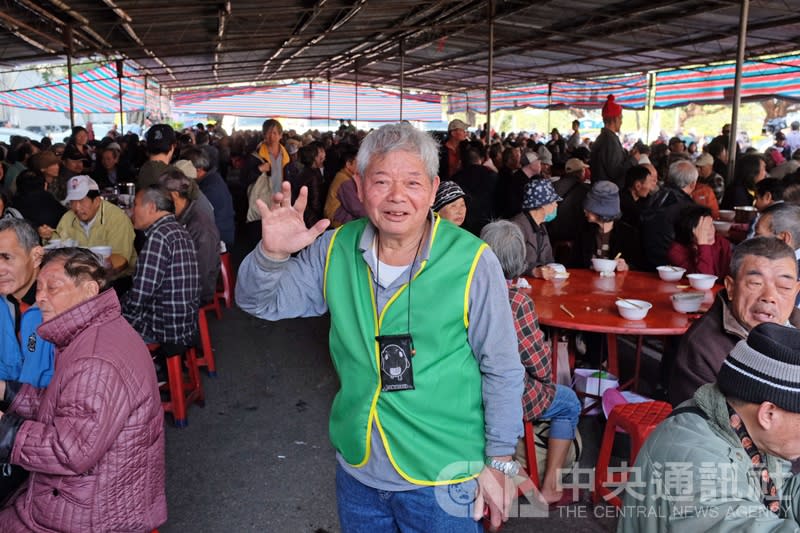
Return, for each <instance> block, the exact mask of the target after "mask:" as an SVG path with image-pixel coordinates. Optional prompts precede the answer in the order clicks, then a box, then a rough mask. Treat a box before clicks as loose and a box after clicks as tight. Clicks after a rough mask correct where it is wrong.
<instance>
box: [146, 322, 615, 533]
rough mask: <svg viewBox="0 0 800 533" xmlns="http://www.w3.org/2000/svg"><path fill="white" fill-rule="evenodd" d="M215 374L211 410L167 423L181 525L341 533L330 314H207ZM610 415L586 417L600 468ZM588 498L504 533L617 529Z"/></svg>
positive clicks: (590, 458) (171, 495) (170, 473)
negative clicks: (277, 318)
mask: <svg viewBox="0 0 800 533" xmlns="http://www.w3.org/2000/svg"><path fill="white" fill-rule="evenodd" d="M210 322H211V323H210V327H211V335H212V341H213V344H214V346H215V347H216V349H215V353H216V358H217V365H218V372H219V375H218V377H217V378H214V379H211V378H208V377H204V385H205V391H206V406H205V407H204V408H200V407H198V406H192V407H191V408H190V409H189V413H188V418H189V426H188V427H187V428H185V429H177V428H175V427H173V426H172V424H171V418H170V417H169V416H168V419H167V499H168V503H169V521H168V522H167V524H165V525H164V526H163V527H161V528H159V529H160V531H161V532H162V533H173V532H185V531H192V532H197V533H201V532H223V531H225V532H228V531H236V532H239V531H258V532H271V531H281V532H313V533H325V532H331V533H333V532H336V531H339V527H338V519H337V514H336V499H335V490H334V467H335V459H334V451H333V449H332V447H331V445H330V443H329V441H328V434H327V429H328V423H327V419H328V412H329V408H330V404H331V401H332V398H333V396H334V394H335V392H336V389H337V386H338V382H337V379H336V376H335V374H334V371H333V368H332V365H331V362H330V358H329V356H328V352H327V332H328V320H327V319H326V318H324V317H323V318H312V319H297V320H284V321H281V322H275V323H269V322H265V321H261V320H258V319H255V318H253V317H250V316H249V315H246V314H245V313H243V312H241V311H240V310H238V309H226V310H225V315H224V318H223V320H222V321H221V322H220V321H216V320H215V319H211V320H210ZM601 422H602V420H598V419H597V418H596V417H586V418H584V419H583V420H582V421H581V434H582V436H583V441H584V454H583V457H582V460H581V464H582V465H585V466H590V467H591V466H593V465H594V462H595V459H596V454H597V447H598V442H599V435H600V434H601V432H602V424H601ZM585 500H586V502H585V503H582V504H580V505H575V506H571V507H569V508H562V509H561V510H560V511H556V512H553V513H551V515H550V517H548V518H513V519H511V520H510V521H509V522H508V524H507V525H506V526H505V527H504V528H503V531H506V532H510V533H516V532H523V531H537V532H550V531H552V532H558V533H564V531H570V532H575V533H578V532H603V531H612V530H613V529H614V526H615V520H614V519H613V518H611V519H609V518H597V517H596V515H597V514H599V515H601V516H602V515H603V514H605V513H606V510H605V508H599V510H595V508H593V507H592V506H591V505H590V504H588V496H585Z"/></svg>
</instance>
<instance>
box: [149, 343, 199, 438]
mask: <svg viewBox="0 0 800 533" xmlns="http://www.w3.org/2000/svg"><path fill="white" fill-rule="evenodd" d="M148 348H150V351H151V352H152V351H153V350H154V349H157V348H158V345H157V344H156V345H149V346H148ZM166 361H167V383H166V385H162V386H161V390H162V391H166V392H168V393H169V400H168V401H162V402H161V407H162V408H163V409H164V412H165V413H172V419H173V421H174V422H175V426H176V427H179V428H183V427H186V426H187V425H188V424H189V422H188V421H187V419H186V408H187V406H189V405H191V404H193V403H196V404H198V405H200V406H203V405H205V394H204V393H203V382H202V381H200V370H199V368H198V367H197V352H196V351H195V349H194V348H188V349H187V350H186V352H185V353H184V354H175V355H170V356H167V358H166ZM182 364H185V365H186V368H187V370H188V379H184V377H183V368H182Z"/></svg>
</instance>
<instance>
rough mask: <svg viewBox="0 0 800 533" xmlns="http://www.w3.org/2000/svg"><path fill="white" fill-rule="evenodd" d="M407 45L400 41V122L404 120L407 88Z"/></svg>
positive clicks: (403, 40) (402, 40)
mask: <svg viewBox="0 0 800 533" xmlns="http://www.w3.org/2000/svg"><path fill="white" fill-rule="evenodd" d="M405 84H406V44H405V39H400V120H401V121H402V120H403V95H404V94H405V88H406V85H405Z"/></svg>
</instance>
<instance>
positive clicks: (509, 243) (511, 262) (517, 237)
mask: <svg viewBox="0 0 800 533" xmlns="http://www.w3.org/2000/svg"><path fill="white" fill-rule="evenodd" d="M481 239H483V240H484V241H485V242H486V244H488V245H489V246H490V247H491V248H492V251H493V252H494V255H496V256H497V259H499V260H500V266H501V267H502V268H503V274H504V275H505V277H506V279H515V278H518V277H519V276H520V275H521V274H522V273H523V272H525V266H526V265H525V237H524V236H523V235H522V230H521V229H519V227H518V226H517V225H516V224H514V223H513V222H510V221H508V220H497V221H495V222H491V223H489V224H487V225H486V226H484V227H483V229H482V230H481Z"/></svg>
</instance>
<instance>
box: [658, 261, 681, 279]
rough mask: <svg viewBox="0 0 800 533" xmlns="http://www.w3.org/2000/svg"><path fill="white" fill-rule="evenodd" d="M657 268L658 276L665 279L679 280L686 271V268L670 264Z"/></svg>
mask: <svg viewBox="0 0 800 533" xmlns="http://www.w3.org/2000/svg"><path fill="white" fill-rule="evenodd" d="M656 270H658V277H659V278H661V279H663V280H664V281H678V280H679V279H681V278H682V277H683V274H684V273H685V272H686V269H685V268H681V267H676V266H670V265H664V266H660V267H658V268H656Z"/></svg>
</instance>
